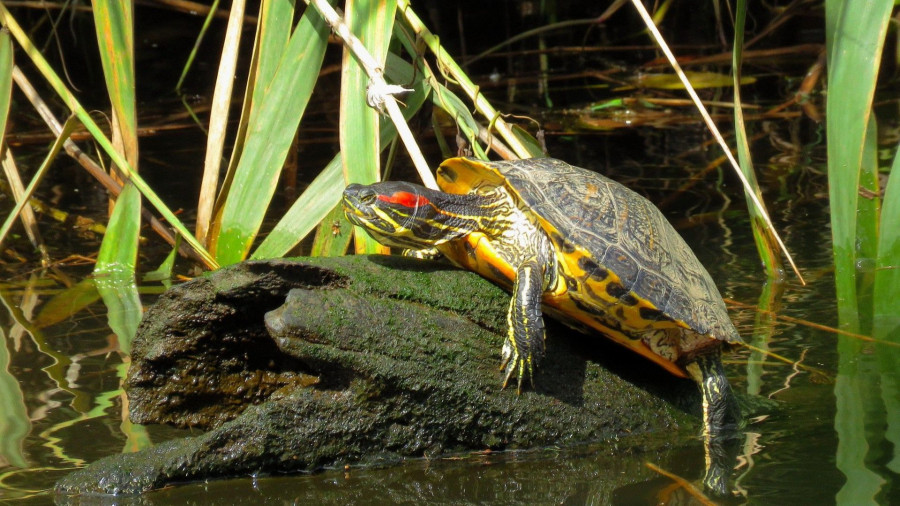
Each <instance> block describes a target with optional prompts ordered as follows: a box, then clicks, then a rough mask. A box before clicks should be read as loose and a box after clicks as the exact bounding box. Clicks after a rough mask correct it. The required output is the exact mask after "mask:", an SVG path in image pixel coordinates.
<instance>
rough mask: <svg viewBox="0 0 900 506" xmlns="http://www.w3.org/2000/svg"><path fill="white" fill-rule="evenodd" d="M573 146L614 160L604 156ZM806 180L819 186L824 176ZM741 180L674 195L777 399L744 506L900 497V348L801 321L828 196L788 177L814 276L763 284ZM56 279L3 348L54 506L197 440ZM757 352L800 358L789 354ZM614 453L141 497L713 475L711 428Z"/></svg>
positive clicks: (449, 494) (757, 439) (735, 370)
mask: <svg viewBox="0 0 900 506" xmlns="http://www.w3.org/2000/svg"><path fill="white" fill-rule="evenodd" d="M592 149H596V148H592ZM572 157H573V158H584V159H587V160H590V159H599V158H598V157H597V156H596V153H593V152H591V151H590V149H589V150H588V151H580V152H576V153H573V154H572ZM627 167H628V165H627V164H626V170H624V171H623V172H622V173H619V174H616V177H617V178H619V179H620V180H626V181H629V183H630V184H632V185H634V186H637V187H642V188H644V189H645V190H646V191H647V192H648V193H649V194H651V195H652V196H654V198H658V196H659V195H664V194H666V193H667V192H670V190H664V189H662V188H660V186H667V185H668V183H667V182H668V181H676V180H678V178H679V177H682V176H681V175H679V174H675V173H672V174H669V175H668V176H666V175H665V174H663V176H664V177H663V178H662V179H659V174H653V175H652V176H651V175H649V174H648V175H647V176H646V177H645V176H644V175H643V174H641V173H637V172H635V171H633V170H629V169H627ZM666 177H669V178H671V179H666ZM724 181H726V182H727V181H728V178H727V177H726V178H724ZM726 186H728V185H726ZM803 188H805V189H806V190H809V188H810V185H803ZM733 189H734V188H733V186H732V187H726V189H725V191H724V192H723V193H719V194H716V193H715V192H712V193H704V194H703V195H704V196H703V197H702V198H697V196H698V195H700V194H699V193H697V194H690V195H688V196H687V197H685V198H683V199H682V200H687V201H691V202H692V203H693V204H692V205H691V206H690V207H689V208H688V209H687V211H685V210H684V208H685V207H686V206H684V205H683V203H680V204H678V203H676V204H673V205H672V206H671V207H669V208H667V209H666V213H667V215H668V216H669V217H670V219H672V220H673V222H676V223H681V225H686V224H687V223H688V222H686V221H685V220H684V218H685V217H686V216H687V215H692V216H694V217H695V218H696V217H701V218H704V219H700V220H694V221H692V222H690V223H692V226H689V227H686V228H682V230H681V231H682V234H683V235H684V236H685V238H686V240H687V241H688V242H689V244H691V245H692V246H693V247H694V249H695V250H696V251H697V252H698V256H699V257H700V259H701V261H703V263H704V264H705V265H707V266H708V267H709V270H710V272H711V274H712V276H713V278H714V279H716V280H717V283H718V284H719V287H720V289H721V291H722V295H723V296H724V297H725V298H726V299H727V300H729V301H735V302H736V303H739V304H730V307H729V310H730V312H731V315H732V317H733V319H734V321H735V324H736V325H737V327H738V329H739V331H740V332H741V334H742V335H743V336H744V338H745V340H746V341H747V342H748V343H750V344H751V345H753V346H754V347H755V349H750V348H740V349H738V350H736V351H735V352H734V353H733V354H731V355H729V356H728V357H726V368H727V373H728V376H729V378H730V379H731V381H732V384H733V386H734V388H735V389H736V390H738V391H741V392H746V393H748V394H752V395H754V396H759V397H762V398H766V399H771V400H773V401H776V403H777V405H776V407H774V408H773V409H769V410H766V411H765V413H764V414H763V415H762V416H760V417H758V418H754V419H752V420H751V421H750V423H749V424H748V426H747V428H746V431H745V433H744V439H743V441H742V449H741V454H740V457H739V458H738V461H737V464H736V469H735V471H734V473H733V478H734V483H733V485H734V489H735V495H736V496H735V502H737V503H748V504H830V503H841V504H863V503H881V504H890V503H900V491H898V486H900V454H898V446H897V445H898V443H900V394H898V392H900V388H898V387H900V376H898V373H897V372H896V371H897V369H896V368H895V367H891V365H892V364H897V363H900V350H898V348H896V347H890V346H886V345H882V344H874V343H871V342H867V341H863V340H860V339H858V338H852V337H841V336H839V335H838V334H836V333H834V332H830V331H827V330H822V329H819V328H815V327H812V326H809V325H806V324H804V323H803V322H814V323H816V324H819V325H825V326H831V327H834V326H836V325H837V323H838V322H837V311H836V302H835V299H834V282H833V278H832V274H831V264H832V260H831V252H830V247H829V246H830V244H829V243H830V230H829V226H828V221H827V219H828V215H827V212H826V211H825V209H826V208H825V201H824V199H817V198H815V197H809V196H807V195H806V193H813V192H808V191H795V190H792V189H788V187H787V186H785V187H782V188H781V191H782V192H783V193H782V194H781V195H782V198H780V199H779V198H775V199H771V200H774V202H773V208H772V210H773V215H774V216H775V219H776V222H777V223H778V224H779V228H780V229H781V230H782V231H783V233H784V237H785V240H786V242H787V244H788V247H789V248H790V249H791V251H792V253H793V254H794V255H795V257H796V258H797V260H798V262H799V264H800V266H801V269H802V271H803V274H804V276H805V277H806V279H807V281H808V284H807V285H806V286H801V285H800V284H799V283H798V282H797V281H796V279H795V278H794V277H793V276H788V277H787V281H786V282H784V283H783V284H780V285H766V284H765V282H764V276H763V274H762V272H761V268H760V267H759V261H758V258H757V254H756V250H755V246H754V244H753V240H752V237H751V236H750V233H749V229H748V226H747V223H746V218H745V217H744V214H745V213H744V212H743V211H742V210H741V208H740V206H742V205H743V204H742V203H741V202H740V201H736V202H731V203H730V204H728V203H727V199H726V198H723V196H724V195H729V194H730V192H732V191H733ZM776 190H777V188H776ZM784 192H786V193H784ZM776 193H777V191H776ZM679 208H680V209H681V210H678V209H679ZM79 269H81V270H79ZM68 271H69V274H70V275H72V276H73V277H75V278H79V277H80V276H83V275H84V274H85V272H84V271H83V268H70V269H68ZM48 276H49V275H48ZM58 280H59V278H58V276H53V278H51V277H42V275H41V274H35V275H33V276H32V277H30V278H28V281H27V282H25V283H23V284H16V285H14V286H6V287H4V289H3V291H2V292H0V295H2V300H3V303H4V306H5V310H2V311H0V329H2V332H3V336H4V338H5V343H6V346H5V347H4V348H0V402H2V412H0V500H3V501H14V502H17V503H22V504H41V503H49V502H52V501H53V500H54V498H53V496H52V494H51V493H50V492H48V490H49V489H50V488H51V487H52V485H53V483H54V481H55V480H57V479H58V478H60V477H61V476H63V475H65V474H66V473H67V472H68V471H70V470H71V469H73V468H75V467H79V466H82V465H85V464H86V463H89V462H92V461H94V460H96V459H98V458H100V457H102V456H104V455H110V454H115V453H119V452H123V451H134V450H136V449H139V448H143V447H146V446H147V445H148V444H151V443H152V442H159V441H161V440H163V439H166V438H171V437H177V436H184V435H189V434H190V433H189V432H185V431H178V430H174V429H169V428H165V427H140V426H135V425H132V424H130V423H129V422H127V421H125V419H124V414H125V412H126V410H127V399H126V397H125V396H124V394H123V393H122V391H121V390H120V383H121V381H122V378H123V377H124V374H125V370H126V367H127V363H128V357H127V355H126V354H124V353H123V352H122V350H121V347H120V345H119V342H118V340H117V338H116V336H115V334H114V333H113V332H112V331H111V330H110V329H109V327H108V326H107V320H106V315H105V309H104V306H103V305H102V304H101V303H99V302H97V299H96V296H92V295H91V293H92V292H91V290H90V289H89V287H88V286H87V285H78V286H81V287H82V288H83V289H70V290H69V291H63V289H62V288H60V284H59V281H58ZM159 291H160V288H159V287H156V288H153V289H149V290H146V291H145V292H148V293H143V294H142V297H143V299H144V302H145V304H146V303H149V302H151V301H152V300H153V298H154V296H155V293H158V292H159ZM85 297H86V298H87V301H89V302H90V303H84V305H83V308H81V309H78V310H77V311H74V314H73V315H71V316H67V315H68V314H69V313H73V311H71V310H70V309H71V308H69V307H67V306H76V307H81V303H79V302H78V301H79V300H82V299H84V298H85ZM92 297H93V301H91V299H92ZM54 308H55V309H54ZM756 308H768V309H769V311H770V312H760V311H757V309H756ZM55 315H61V316H59V317H56V318H54V316H55ZM54 320H59V321H55V322H54ZM759 350H767V351H768V352H770V353H772V354H777V355H778V356H780V357H785V358H786V359H787V360H788V363H785V362H782V361H780V360H779V359H778V358H776V357H775V356H774V355H771V356H766V355H765V354H764V353H763V352H762V351H759ZM648 367H650V365H648ZM698 427H699V424H698ZM623 441H624V440H623ZM627 446H628V445H626V444H623V445H622V447H623V448H625V447H627ZM616 447H617V443H615V442H600V443H595V444H590V445H583V446H579V447H576V448H552V449H539V450H534V451H528V452H515V453H512V452H510V453H493V454H488V455H463V456H454V457H453V458H447V459H438V460H424V459H422V460H410V461H407V462H405V463H401V464H399V465H396V466H391V467H386V468H369V469H365V468H350V469H346V470H345V469H336V470H325V471H323V472H321V473H316V474H312V475H301V476H292V477H256V478H253V477H246V478H243V479H234V480H223V481H215V482H209V483H202V484H189V485H184V486H180V487H176V488H171V489H168V490H165V491H161V492H156V493H153V494H149V495H147V496H145V497H144V498H143V500H144V501H145V502H147V503H150V504H167V503H201V502H202V503H222V504H225V503H227V504H244V503H246V504H262V503H269V504H275V503H278V504H283V503H301V502H312V503H326V504H327V503H342V504H343V503H348V502H353V503H370V504H383V503H388V502H420V501H429V502H434V501H440V502H450V503H472V502H556V503H571V504H582V503H593V504H608V503H613V504H658V503H665V504H681V503H688V504H690V503H692V502H696V499H693V498H691V497H690V496H689V495H688V494H687V493H686V492H685V490H684V489H679V488H677V487H673V483H674V482H673V481H672V480H671V479H670V478H667V477H665V476H663V475H662V474H660V473H659V472H657V471H655V470H653V469H651V468H650V467H648V465H647V464H652V465H655V466H657V467H658V468H660V469H662V470H664V471H665V472H668V473H672V474H674V475H677V476H681V477H683V478H684V479H685V480H687V481H689V482H693V483H695V484H697V483H698V480H699V479H700V478H701V477H702V473H703V458H702V452H703V448H702V444H701V442H700V440H699V438H696V437H691V435H686V436H684V437H683V439H681V440H678V441H677V442H676V443H675V444H672V443H669V444H667V445H666V446H665V447H664V448H663V449H662V450H657V451H653V452H641V451H634V450H628V451H617V450H616Z"/></svg>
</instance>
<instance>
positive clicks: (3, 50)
mask: <svg viewBox="0 0 900 506" xmlns="http://www.w3.org/2000/svg"><path fill="white" fill-rule="evenodd" d="M12 69H13V46H12V40H10V38H9V31H8V30H7V29H6V28H0V146H2V144H3V136H4V135H5V133H6V120H7V118H8V117H9V105H10V101H11V100H12Z"/></svg>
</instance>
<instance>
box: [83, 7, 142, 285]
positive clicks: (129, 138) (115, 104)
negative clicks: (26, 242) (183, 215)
mask: <svg viewBox="0 0 900 506" xmlns="http://www.w3.org/2000/svg"><path fill="white" fill-rule="evenodd" d="M93 7H94V8H93V11H94V25H95V27H96V31H97V42H98V44H99V49H100V60H101V62H102V63H103V75H104V77H105V78H106V89H107V92H108V93H109V100H110V103H111V104H112V109H113V115H112V117H113V122H112V123H113V145H118V148H117V149H119V150H120V152H121V154H122V155H123V156H124V157H125V159H126V160H127V161H128V164H129V165H130V166H131V170H132V171H136V170H137V163H138V140H137V113H136V112H135V95H134V92H135V88H134V21H133V19H134V18H133V13H132V9H133V5H132V3H131V2H129V1H124V2H123V1H120V0H97V1H95V2H94V3H93ZM140 225H141V194H140V192H139V191H138V190H137V189H136V188H134V186H133V185H131V184H126V187H125V188H124V189H123V190H122V193H121V194H119V197H118V198H117V199H116V205H115V209H114V210H113V216H112V218H110V221H109V225H108V226H107V228H106V234H105V235H104V237H103V243H102V244H101V245H100V253H99V255H98V256H97V265H96V266H95V267H94V272H95V273H107V274H109V273H116V275H118V276H122V277H123V278H130V279H132V280H133V278H134V269H135V267H136V261H137V244H138V237H139V235H140Z"/></svg>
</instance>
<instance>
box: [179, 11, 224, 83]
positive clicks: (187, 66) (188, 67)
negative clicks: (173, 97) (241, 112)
mask: <svg viewBox="0 0 900 506" xmlns="http://www.w3.org/2000/svg"><path fill="white" fill-rule="evenodd" d="M220 1H221V0H213V3H212V4H211V5H210V6H209V12H207V13H206V18H204V19H203V26H201V27H200V33H198V34H197V40H196V41H194V47H193V48H192V49H191V54H189V55H188V59H187V62H185V64H184V67H183V68H182V69H181V75H180V76H179V77H178V82H177V83H175V93H177V94H178V95H181V85H182V84H184V80H185V79H186V78H187V75H188V72H190V71H191V66H192V65H193V64H194V58H196V57H197V51H199V50H200V45H201V44H202V43H203V39H204V38H206V32H208V31H209V25H210V24H212V20H213V19H214V18H215V17H216V13H217V12H218V11H219V2H220Z"/></svg>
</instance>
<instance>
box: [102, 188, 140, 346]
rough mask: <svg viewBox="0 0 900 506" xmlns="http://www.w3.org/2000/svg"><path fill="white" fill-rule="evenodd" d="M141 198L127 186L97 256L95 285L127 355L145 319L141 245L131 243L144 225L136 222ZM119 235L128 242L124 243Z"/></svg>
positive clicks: (134, 242)
mask: <svg viewBox="0 0 900 506" xmlns="http://www.w3.org/2000/svg"><path fill="white" fill-rule="evenodd" d="M129 194H133V195H129ZM135 197H137V198H135ZM139 197H140V193H139V192H138V190H137V188H135V187H134V185H133V184H131V183H127V184H126V185H125V188H124V189H123V190H122V193H121V194H120V195H119V198H118V199H117V200H116V207H115V209H113V214H112V217H111V218H110V220H109V226H108V227H107V228H106V235H105V236H104V237H103V244H101V245H100V253H99V254H98V255H97V268H96V269H94V273H95V276H96V277H95V279H94V283H95V285H96V287H97V291H98V292H99V293H100V297H101V298H103V303H104V304H105V305H106V309H107V319H108V322H109V328H111V329H112V330H113V332H115V334H116V336H118V338H119V348H120V349H121V350H122V351H123V352H124V353H126V354H127V353H129V352H130V350H131V341H132V340H133V339H134V335H135V333H136V332H137V326H138V323H140V321H141V315H142V311H141V300H140V297H139V296H138V290H137V285H135V280H134V270H135V266H136V263H137V250H138V248H137V241H131V240H128V239H130V238H131V237H132V236H135V237H136V236H137V234H138V229H139V228H140V225H141V223H140V220H134V219H133V218H132V217H133V216H134V214H135V213H138V216H140V205H141V201H140V198H139ZM118 234H122V235H123V236H124V237H125V238H126V239H125V240H122V239H121V238H120V237H119V235H118Z"/></svg>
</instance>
